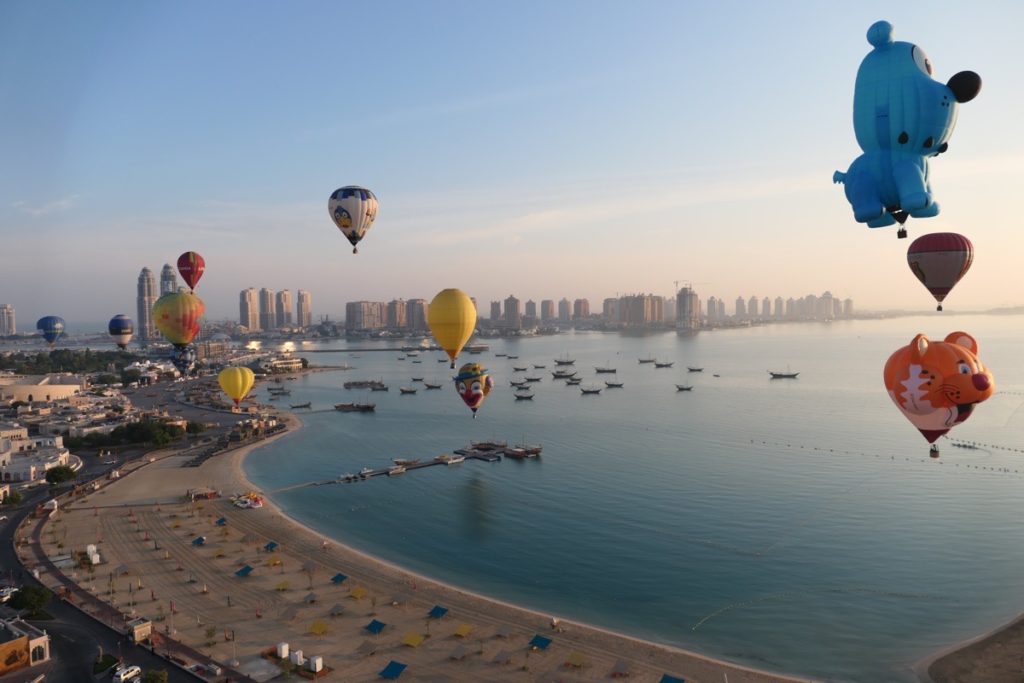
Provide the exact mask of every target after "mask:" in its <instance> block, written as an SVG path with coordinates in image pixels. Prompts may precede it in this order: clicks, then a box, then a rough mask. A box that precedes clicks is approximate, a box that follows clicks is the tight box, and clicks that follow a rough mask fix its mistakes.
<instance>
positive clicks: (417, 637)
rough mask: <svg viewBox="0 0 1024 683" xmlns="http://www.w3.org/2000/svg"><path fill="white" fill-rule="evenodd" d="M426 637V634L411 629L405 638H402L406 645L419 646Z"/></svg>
mask: <svg viewBox="0 0 1024 683" xmlns="http://www.w3.org/2000/svg"><path fill="white" fill-rule="evenodd" d="M425 639H426V636H425V635H423V634H422V633H417V632H416V631H410V632H409V633H406V634H405V637H404V638H402V645H405V646H406V647H419V646H420V645H422V644H423V641H424V640H425Z"/></svg>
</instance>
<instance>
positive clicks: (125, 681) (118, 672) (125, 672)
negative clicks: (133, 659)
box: [111, 664, 142, 683]
mask: <svg viewBox="0 0 1024 683" xmlns="http://www.w3.org/2000/svg"><path fill="white" fill-rule="evenodd" d="M111 675H112V676H113V678H114V682H115V683H129V681H131V680H132V679H133V678H138V679H139V681H141V680H142V668H141V667H138V666H135V665H134V664H128V665H123V666H119V667H117V668H116V669H114V673H113V674H111Z"/></svg>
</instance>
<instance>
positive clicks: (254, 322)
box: [238, 287, 260, 332]
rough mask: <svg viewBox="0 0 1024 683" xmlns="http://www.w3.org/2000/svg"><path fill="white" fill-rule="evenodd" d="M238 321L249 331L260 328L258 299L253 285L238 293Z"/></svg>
mask: <svg viewBox="0 0 1024 683" xmlns="http://www.w3.org/2000/svg"><path fill="white" fill-rule="evenodd" d="M238 323H239V324H240V325H241V326H242V327H244V328H245V329H246V330H247V331H249V332H255V331H256V330H258V329H259V328H260V301H259V294H258V293H257V292H256V288H255V287H250V288H249V289H243V290H242V291H241V292H239V293H238Z"/></svg>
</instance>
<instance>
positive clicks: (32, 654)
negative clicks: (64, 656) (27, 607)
mask: <svg viewBox="0 0 1024 683" xmlns="http://www.w3.org/2000/svg"><path fill="white" fill-rule="evenodd" d="M0 652H3V661H2V662H0V674H3V675H6V674H9V673H11V672H12V671H18V670H20V669H24V668H26V667H31V666H35V665H37V664H42V663H44V662H48V661H50V636H49V635H47V633H46V631H45V630H43V629H40V628H38V627H36V626H33V625H32V624H30V623H28V622H27V621H24V620H22V619H21V618H20V617H15V618H12V619H5V620H3V621H0ZM47 674H50V672H49V671H47V672H46V673H44V674H39V675H38V676H36V677H35V678H32V680H33V681H41V680H43V677H44V676H46V675H47ZM23 680H28V678H25V679H23Z"/></svg>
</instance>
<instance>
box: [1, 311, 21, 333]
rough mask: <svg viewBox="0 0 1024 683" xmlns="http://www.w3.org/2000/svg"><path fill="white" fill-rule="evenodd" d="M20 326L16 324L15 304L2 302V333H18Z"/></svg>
mask: <svg viewBox="0 0 1024 683" xmlns="http://www.w3.org/2000/svg"><path fill="white" fill-rule="evenodd" d="M17 332H18V328H17V326H16V325H15V324H14V306H12V305H11V304H0V335H11V334H17Z"/></svg>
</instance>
